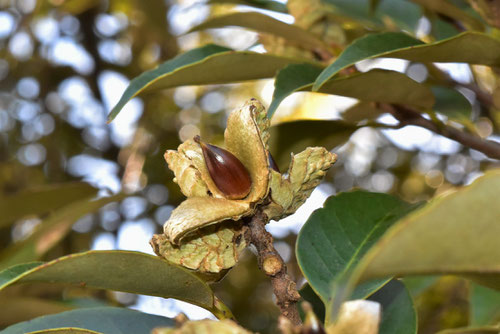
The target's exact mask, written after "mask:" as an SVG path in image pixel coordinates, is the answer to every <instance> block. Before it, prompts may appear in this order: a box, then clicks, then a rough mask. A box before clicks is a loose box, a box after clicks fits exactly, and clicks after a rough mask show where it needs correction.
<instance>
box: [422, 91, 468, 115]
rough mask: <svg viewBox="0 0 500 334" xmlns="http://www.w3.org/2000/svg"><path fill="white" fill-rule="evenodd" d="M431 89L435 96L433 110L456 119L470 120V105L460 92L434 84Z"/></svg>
mask: <svg viewBox="0 0 500 334" xmlns="http://www.w3.org/2000/svg"><path fill="white" fill-rule="evenodd" d="M431 90H432V93H433V94H434V96H435V97H436V104H435V105H434V110H435V111H437V112H439V113H441V114H443V115H445V116H448V117H449V118H451V119H455V120H458V121H467V120H470V117H471V114H472V106H471V104H470V102H469V100H467V99H466V98H465V96H463V95H462V94H461V93H460V92H458V91H457V90H455V89H453V88H449V87H443V86H434V87H431Z"/></svg>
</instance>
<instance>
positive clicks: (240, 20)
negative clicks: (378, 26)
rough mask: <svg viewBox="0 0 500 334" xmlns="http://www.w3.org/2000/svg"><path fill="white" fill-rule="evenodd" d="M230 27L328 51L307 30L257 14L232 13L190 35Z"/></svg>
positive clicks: (201, 24)
mask: <svg viewBox="0 0 500 334" xmlns="http://www.w3.org/2000/svg"><path fill="white" fill-rule="evenodd" d="M228 26H238V27H242V28H248V29H252V30H256V31H258V32H264V33H268V34H272V35H276V36H279V37H283V38H284V39H286V40H287V41H289V42H292V43H295V44H297V45H300V46H301V47H303V48H307V49H310V50H316V49H326V45H325V43H323V42H322V41H321V40H320V39H318V38H317V37H316V35H314V34H312V33H310V32H308V31H307V30H304V29H302V28H301V27H299V26H296V25H293V24H288V23H285V22H283V21H280V20H277V19H274V18H272V17H270V16H268V15H264V14H261V13H255V12H243V13H230V14H226V15H222V16H218V17H212V18H209V19H208V20H206V21H205V22H203V23H200V24H199V25H197V26H194V27H193V28H191V29H190V30H189V31H188V33H189V32H193V31H199V30H204V29H213V28H225V27H228Z"/></svg>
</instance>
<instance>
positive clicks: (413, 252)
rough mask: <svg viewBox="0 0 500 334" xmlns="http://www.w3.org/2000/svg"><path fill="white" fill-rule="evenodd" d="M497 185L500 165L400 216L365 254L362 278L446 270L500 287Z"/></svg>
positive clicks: (361, 265)
mask: <svg viewBox="0 0 500 334" xmlns="http://www.w3.org/2000/svg"><path fill="white" fill-rule="evenodd" d="M498 189H500V169H496V170H492V171H490V172H488V173H486V175H484V176H482V177H480V178H478V179H477V180H476V181H474V183H472V184H471V185H469V186H467V187H463V188H462V189H460V190H458V191H456V192H454V193H452V194H449V195H448V196H441V197H439V198H436V199H434V200H433V201H431V202H430V203H429V204H427V205H426V206H424V207H423V208H421V209H419V210H417V211H415V212H414V213H412V214H411V215H408V216H407V217H405V218H403V219H401V220H400V221H399V222H398V224H397V225H396V226H394V228H392V229H391V230H390V231H389V232H388V233H387V234H385V235H384V237H383V238H382V239H381V240H380V241H379V242H378V243H377V244H376V245H375V246H374V247H373V248H372V249H371V250H370V252H369V253H368V254H366V256H365V258H364V259H363V261H362V263H360V265H359V269H358V270H360V273H361V276H360V279H361V280H368V279H372V278H376V277H385V276H388V275H417V274H424V275H426V274H435V273H447V274H458V275H466V276H467V275H472V276H473V277H474V278H475V279H477V280H479V281H482V282H483V283H485V284H487V285H490V286H491V287H493V288H496V289H500V267H499V266H498V259H499V258H500V247H498V238H497V236H498V235H500V224H498V221H500V197H499V196H498ZM422 249H425V252H422V251H420V250H422Z"/></svg>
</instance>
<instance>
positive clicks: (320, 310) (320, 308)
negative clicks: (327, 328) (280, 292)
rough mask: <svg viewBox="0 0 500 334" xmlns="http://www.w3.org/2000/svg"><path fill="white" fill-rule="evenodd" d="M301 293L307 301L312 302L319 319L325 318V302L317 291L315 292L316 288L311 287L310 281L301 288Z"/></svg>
mask: <svg viewBox="0 0 500 334" xmlns="http://www.w3.org/2000/svg"><path fill="white" fill-rule="evenodd" d="M299 294H300V296H301V297H302V298H303V299H304V300H305V301H307V302H308V303H310V304H311V306H312V308H313V312H314V314H316V316H317V317H318V319H321V320H324V319H325V304H324V303H323V301H322V300H321V299H320V298H319V296H318V295H317V294H316V292H314V290H313V289H312V288H311V285H309V284H308V283H306V284H304V286H303V287H302V288H301V289H300V290H299ZM301 311H302V309H301V308H299V312H301ZM302 316H305V314H302Z"/></svg>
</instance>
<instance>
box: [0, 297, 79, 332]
mask: <svg viewBox="0 0 500 334" xmlns="http://www.w3.org/2000/svg"><path fill="white" fill-rule="evenodd" d="M75 308H76V307H75V306H73V305H70V304H68V303H66V302H60V301H56V300H52V299H48V298H37V297H28V296H23V295H19V294H16V293H15V292H14V291H11V292H10V293H9V292H6V293H2V294H0V310H2V312H0V328H5V327H8V326H11V325H13V324H16V323H18V322H22V321H27V320H30V319H33V318H36V317H40V316H44V315H48V314H55V313H61V312H65V311H69V310H72V309H75Z"/></svg>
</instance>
